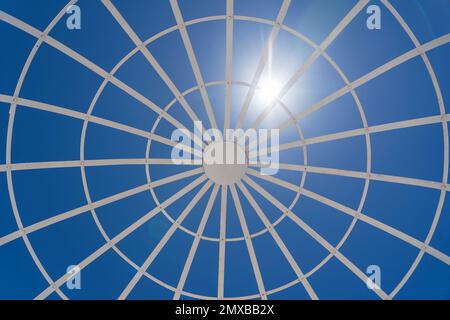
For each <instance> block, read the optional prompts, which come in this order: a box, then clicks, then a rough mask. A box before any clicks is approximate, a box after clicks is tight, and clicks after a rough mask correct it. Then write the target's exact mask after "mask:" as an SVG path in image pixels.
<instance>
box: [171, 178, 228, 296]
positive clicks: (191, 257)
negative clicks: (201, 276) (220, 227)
mask: <svg viewBox="0 0 450 320" xmlns="http://www.w3.org/2000/svg"><path fill="white" fill-rule="evenodd" d="M218 191H219V185H217V184H216V185H214V188H213V191H212V192H211V196H210V197H209V200H208V204H207V205H206V208H205V212H204V213H203V217H202V220H201V221H200V225H199V226H198V229H197V235H196V237H195V238H194V241H193V242H192V246H191V249H190V251H189V254H188V257H187V258H186V263H185V264H184V267H183V272H182V273H181V276H180V280H179V281H178V286H177V291H176V292H175V295H174V297H173V299H174V300H179V299H180V297H181V291H182V290H183V288H184V284H185V283H186V279H187V276H188V274H189V270H190V269H191V265H192V262H193V261H194V257H195V253H196V252H197V248H198V245H199V244H200V240H201V237H202V235H203V231H204V230H205V227H206V223H207V222H208V219H209V215H210V213H211V210H212V207H213V205H214V201H215V200H216V196H217V192H218Z"/></svg>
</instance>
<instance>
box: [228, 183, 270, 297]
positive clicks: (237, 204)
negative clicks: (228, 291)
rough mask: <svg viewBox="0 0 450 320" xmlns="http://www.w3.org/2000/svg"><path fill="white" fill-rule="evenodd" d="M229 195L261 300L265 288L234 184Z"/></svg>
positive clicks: (264, 295)
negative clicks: (231, 198) (234, 208)
mask: <svg viewBox="0 0 450 320" xmlns="http://www.w3.org/2000/svg"><path fill="white" fill-rule="evenodd" d="M230 191H231V196H232V197H233V201H234V205H235V207H236V211H237V214H238V217H239V223H240V224H241V228H242V233H243V234H244V237H245V244H246V245H247V250H248V254H249V256H250V261H251V263H252V267H253V273H254V274H255V279H256V283H257V284H258V290H259V294H260V296H261V299H262V300H267V294H266V289H265V288H264V282H263V278H262V275H261V270H260V269H259V264H258V259H257V258H256V254H255V249H254V248H253V243H252V239H251V237H250V232H249V231H248V227H247V222H246V220H245V216H244V212H243V211H242V206H241V202H240V201H239V196H238V194H237V191H236V187H235V186H234V185H231V186H230Z"/></svg>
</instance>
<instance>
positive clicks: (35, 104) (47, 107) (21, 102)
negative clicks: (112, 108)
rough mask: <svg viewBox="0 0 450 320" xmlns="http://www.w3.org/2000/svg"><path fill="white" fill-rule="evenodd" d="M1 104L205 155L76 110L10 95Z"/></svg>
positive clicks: (0, 98)
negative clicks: (54, 115) (112, 130)
mask: <svg viewBox="0 0 450 320" xmlns="http://www.w3.org/2000/svg"><path fill="white" fill-rule="evenodd" d="M0 102H4V103H15V104H16V105H17V106H21V107H26V108H31V109H36V110H41V111H46V112H50V113H55V114H59V115H62V116H66V117H71V118H74V119H78V120H83V121H85V120H86V121H89V122H92V123H96V124H99V125H102V126H105V127H108V128H112V129H116V130H120V131H123V132H126V133H129V134H133V135H136V136H140V137H143V138H146V139H151V140H154V141H157V142H159V143H162V144H165V145H168V146H171V147H176V148H177V149H180V150H183V151H184V152H187V153H191V154H194V155H196V156H197V157H203V153H202V152H201V151H199V150H197V149H196V148H193V147H190V146H188V145H184V144H180V143H178V142H176V141H173V140H170V139H167V138H165V137H162V136H160V135H157V134H154V133H149V132H147V131H144V130H141V129H137V128H134V127H130V126H127V125H125V124H121V123H118V122H115V121H111V120H107V119H104V118H100V117H96V116H92V115H86V114H85V113H82V112H78V111H74V110H71V109H69V108H66V107H59V106H54V105H51V104H48V103H44V102H39V101H34V100H29V99H24V98H19V97H12V96H8V95H4V94H0Z"/></svg>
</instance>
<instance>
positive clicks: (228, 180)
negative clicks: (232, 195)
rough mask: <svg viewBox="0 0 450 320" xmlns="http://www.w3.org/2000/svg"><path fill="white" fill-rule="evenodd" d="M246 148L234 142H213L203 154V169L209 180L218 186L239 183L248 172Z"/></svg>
mask: <svg viewBox="0 0 450 320" xmlns="http://www.w3.org/2000/svg"><path fill="white" fill-rule="evenodd" d="M247 162H248V161H247V155H246V153H245V150H244V148H242V147H241V146H240V145H238V144H237V143H234V142H228V141H225V142H222V141H221V142H213V143H211V144H209V145H208V146H207V147H206V148H205V151H204V152H203V167H204V169H205V173H206V175H207V177H208V178H209V179H211V180H212V181H214V182H215V183H217V184H221V185H230V184H233V183H236V182H238V181H239V180H240V179H241V178H242V177H243V176H244V174H245V172H246V171H247Z"/></svg>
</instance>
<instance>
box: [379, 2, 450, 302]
mask: <svg viewBox="0 0 450 320" xmlns="http://www.w3.org/2000/svg"><path fill="white" fill-rule="evenodd" d="M382 3H383V4H384V5H385V6H386V8H387V9H388V10H389V11H390V12H391V14H392V15H393V16H394V17H395V18H396V19H397V21H398V22H399V23H400V25H401V26H402V27H403V29H404V30H405V32H406V33H407V34H408V36H409V37H410V39H411V40H412V42H413V43H414V45H415V46H416V47H420V42H419V40H418V39H417V37H416V36H415V35H414V33H413V32H412V30H411V28H410V27H409V26H408V24H407V23H406V22H405V20H404V19H403V18H402V16H401V15H400V14H399V13H398V12H397V10H396V9H395V8H394V7H393V6H392V5H391V4H390V3H389V1H388V0H382ZM421 57H422V60H423V61H424V63H425V66H426V68H427V70H428V73H429V74H430V77H431V81H432V82H433V86H434V89H435V92H436V97H437V100H438V104H439V110H440V113H441V115H444V114H445V113H446V108H445V106H444V100H443V96H442V91H441V88H440V85H439V82H438V79H437V77H436V73H435V72H434V69H433V66H432V65H431V62H430V59H429V58H428V56H427V54H426V53H423V54H421ZM442 129H443V133H444V163H443V179H442V180H443V183H446V182H447V181H448V170H449V141H448V140H449V139H448V132H449V131H448V125H447V122H445V121H443V122H442ZM446 195H447V194H446V192H445V191H444V190H442V191H441V195H440V197H439V202H438V206H437V208H436V212H435V215H434V218H433V222H432V224H431V227H430V229H429V231H428V234H427V237H426V239H425V244H426V245H428V244H429V243H430V242H431V240H432V238H433V235H434V232H435V231H436V228H437V225H438V223H439V220H440V217H441V214H442V209H443V205H444V201H445V197H446ZM423 256H424V251H423V250H420V252H419V254H418V255H417V257H416V259H415V260H414V262H413V264H412V265H411V267H410V268H409V270H408V271H407V272H406V274H405V276H404V277H403V278H402V280H401V281H400V282H399V283H398V285H397V286H396V287H395V288H394V290H392V292H391V294H390V296H391V297H392V298H393V297H395V295H396V294H397V293H398V292H399V291H400V290H401V289H402V288H403V286H404V285H405V283H406V282H407V281H408V280H409V278H410V277H411V275H412V274H413V273H414V271H415V270H416V268H417V266H418V265H419V263H420V261H421V260H422V258H423Z"/></svg>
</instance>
